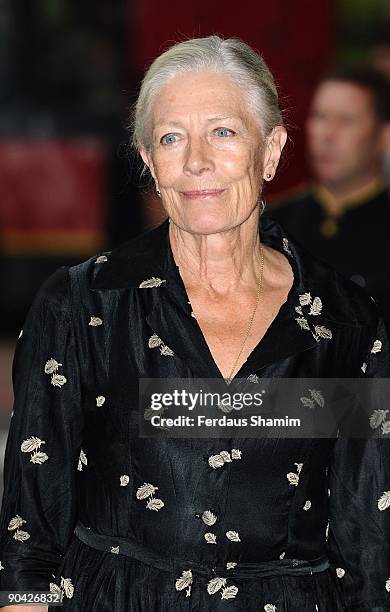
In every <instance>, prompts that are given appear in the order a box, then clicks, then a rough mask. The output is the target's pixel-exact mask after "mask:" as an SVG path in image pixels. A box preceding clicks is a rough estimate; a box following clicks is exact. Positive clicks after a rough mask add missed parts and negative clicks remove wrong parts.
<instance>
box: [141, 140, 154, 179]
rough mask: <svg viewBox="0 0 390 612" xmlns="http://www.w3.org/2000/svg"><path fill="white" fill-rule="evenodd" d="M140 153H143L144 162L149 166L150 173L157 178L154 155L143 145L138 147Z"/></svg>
mask: <svg viewBox="0 0 390 612" xmlns="http://www.w3.org/2000/svg"><path fill="white" fill-rule="evenodd" d="M138 153H139V154H140V155H141V157H142V161H143V162H144V164H145V165H146V166H147V167H148V168H149V170H150V174H151V175H152V177H153V178H154V180H156V174H155V172H154V165H153V160H152V156H151V155H150V154H149V152H148V151H147V150H146V149H145V147H144V146H143V145H141V146H140V148H139V149H138Z"/></svg>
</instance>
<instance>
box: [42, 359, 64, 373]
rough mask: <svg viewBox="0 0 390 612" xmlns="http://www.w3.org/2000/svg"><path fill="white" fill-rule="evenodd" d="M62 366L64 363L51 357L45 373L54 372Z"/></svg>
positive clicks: (47, 362)
mask: <svg viewBox="0 0 390 612" xmlns="http://www.w3.org/2000/svg"><path fill="white" fill-rule="evenodd" d="M60 366H62V363H58V361H56V360H55V359H49V360H48V361H46V363H45V374H53V372H57V370H58V368H59V367H60Z"/></svg>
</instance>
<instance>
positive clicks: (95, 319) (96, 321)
mask: <svg viewBox="0 0 390 612" xmlns="http://www.w3.org/2000/svg"><path fill="white" fill-rule="evenodd" d="M102 324H103V320H102V319H101V318H100V317H91V318H90V320H89V323H88V325H92V327H99V325H102Z"/></svg>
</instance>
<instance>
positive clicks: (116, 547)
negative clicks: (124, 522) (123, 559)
mask: <svg viewBox="0 0 390 612" xmlns="http://www.w3.org/2000/svg"><path fill="white" fill-rule="evenodd" d="M110 552H112V553H114V554H115V555H119V546H111V548H110Z"/></svg>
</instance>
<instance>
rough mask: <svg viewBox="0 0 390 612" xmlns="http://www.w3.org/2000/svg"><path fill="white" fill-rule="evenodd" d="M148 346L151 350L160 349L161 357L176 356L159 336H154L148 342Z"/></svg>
mask: <svg viewBox="0 0 390 612" xmlns="http://www.w3.org/2000/svg"><path fill="white" fill-rule="evenodd" d="M148 346H149V348H151V349H153V348H157V347H158V348H159V349H160V353H161V355H165V356H168V357H173V356H174V354H175V353H174V352H173V350H172V349H171V348H169V346H167V345H166V344H164V342H163V341H162V340H161V338H159V337H158V336H157V334H153V336H150V338H149V340H148Z"/></svg>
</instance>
